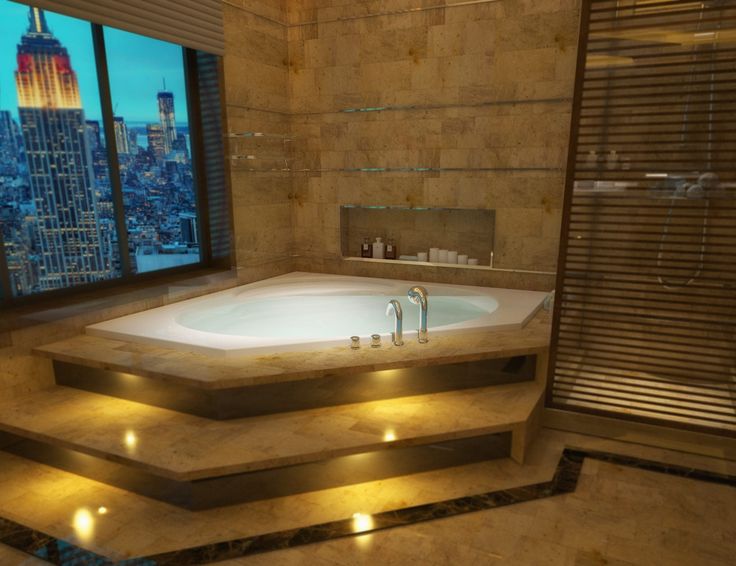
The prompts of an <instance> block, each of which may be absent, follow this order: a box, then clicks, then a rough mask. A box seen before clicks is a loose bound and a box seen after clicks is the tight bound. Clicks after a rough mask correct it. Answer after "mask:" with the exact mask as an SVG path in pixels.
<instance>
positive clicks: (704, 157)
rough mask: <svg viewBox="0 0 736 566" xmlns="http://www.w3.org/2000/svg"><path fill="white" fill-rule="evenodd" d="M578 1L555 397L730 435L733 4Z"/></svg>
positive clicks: (735, 105) (735, 207) (733, 406)
mask: <svg viewBox="0 0 736 566" xmlns="http://www.w3.org/2000/svg"><path fill="white" fill-rule="evenodd" d="M583 8H584V10H583V18H582V30H581V44H580V53H579V63H578V78H577V85H576V95H575V106H574V109H573V127H572V134H571V147H570V157H569V163H568V178H567V187H566V195H565V205H564V206H565V208H564V211H565V221H564V223H563V226H564V227H563V234H562V249H561V255H560V262H559V266H560V267H559V275H558V283H557V288H558V303H557V308H556V312H555V322H554V331H553V358H552V361H551V375H550V383H549V391H548V406H551V407H554V408H558V409H565V410H569V411H578V412H587V413H594V414H600V415H606V416H609V417H611V416H613V417H616V418H623V419H633V420H643V421H649V422H655V423H657V424H667V425H670V426H677V427H685V428H690V429H698V430H700V429H702V430H707V431H708V432H717V433H720V434H725V435H736V403H734V391H735V390H736V389H734V388H735V387H736V168H734V160H735V159H736V127H734V126H735V124H736V121H735V120H734V116H736V102H735V101H734V100H735V99H734V96H733V95H734V93H736V67H735V66H734V62H736V48H735V46H736V43H735V41H736V3H734V2H723V1H720V0H706V1H702V2H686V1H681V0H679V1H674V0H670V1H663V0H587V1H584V2H583Z"/></svg>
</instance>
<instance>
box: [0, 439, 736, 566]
mask: <svg viewBox="0 0 736 566" xmlns="http://www.w3.org/2000/svg"><path fill="white" fill-rule="evenodd" d="M565 445H569V446H578V447H581V448H586V449H593V450H604V451H609V452H613V453H618V454H628V455H632V456H638V457H641V458H646V459H649V460H656V461H660V462H665V463H671V464H678V465H682V466H687V467H695V468H700V469H704V470H711V471H714V472H718V473H725V474H730V475H734V474H735V473H736V464H734V463H729V462H726V461H723V460H715V459H710V458H705V457H699V456H693V455H687V454H682V453H676V452H668V451H664V450H658V449H652V448H647V447H643V446H638V445H633V444H624V443H620V442H615V441H609V440H602V439H596V438H593V437H585V436H580V435H572V434H565V433H559V432H554V431H549V430H545V431H543V433H542V435H541V436H540V438H539V439H538V440H537V441H536V443H535V445H534V446H533V449H532V452H531V454H530V458H529V460H528V463H527V464H525V465H524V466H519V465H517V464H515V463H513V462H512V461H510V460H508V459H503V460H495V461H491V462H487V463H481V464H472V465H469V466H463V467H461V468H456V469H452V470H441V471H434V472H428V473H424V474H418V475H414V476H408V477H402V478H394V479H390V480H382V481H379V482H372V483H365V484H359V485H356V486H350V487H343V488H337V489H331V490H324V491H321V492H313V493H308V494H303V495H299V496H292V497H288V498H281V499H274V500H270V501H265V502H255V503H248V504H242V505H236V506H232V507H227V508H221V509H215V510H211V511H206V512H190V511H185V510H182V509H179V508H175V507H172V506H169V505H166V504H163V503H159V502H156V501H153V500H149V499H146V498H143V497H139V496H135V495H131V494H128V493H126V492H123V491H121V490H117V489H114V488H111V487H109V486H106V485H103V484H99V483H96V482H93V481H91V480H86V479H82V478H78V477H76V476H73V475H71V474H67V473H64V472H61V471H58V470H55V469H52V468H48V467H45V466H42V465H39V464H34V463H31V462H28V461H25V460H22V459H19V458H17V457H14V456H12V455H7V454H0V458H1V459H2V461H1V462H0V468H1V469H2V470H3V473H2V474H0V515H1V516H3V517H7V518H8V519H11V520H13V521H16V522H18V523H21V524H24V525H28V526H30V527H33V528H36V529H38V530H41V531H43V532H46V533H48V534H51V535H53V536H56V537H58V538H62V539H65V540H70V541H74V542H77V543H79V544H80V545H81V546H84V547H85V548H89V549H91V550H94V551H95V552H98V553H100V554H103V555H106V556H110V557H111V558H113V559H116V560H120V559H124V558H129V557H133V556H145V555H151V554H157V553H161V552H167V551H172V550H175V549H180V548H185V547H191V546H195V545H201V544H207V543H211V542H216V541H223V540H229V539H235V538H241V537H244V536H250V535H254V534H262V533H267V532H273V531H277V530H283V529H288V528H295V527H299V526H306V525H313V524H316V523H321V522H326V521H332V520H338V519H344V518H346V517H353V516H354V515H355V514H359V515H357V517H358V519H360V517H363V516H367V515H370V514H374V513H377V512H380V511H386V510H390V509H396V508H400V507H406V506H410V505H418V504H422V503H427V502H432V501H437V500H442V499H448V498H452V497H459V496H462V495H469V494H474V493H480V492H484V491H491V490H496V489H504V488H510V487H514V486H520V485H527V484H531V483H536V482H542V481H548V480H549V479H550V478H551V477H552V474H553V472H554V469H555V467H556V466H557V462H558V460H559V457H560V454H561V451H562V449H563V447H564V446H565ZM735 553H736V490H735V489H734V488H733V487H730V486H725V485H717V484H712V483H705V482H700V481H696V480H692V479H687V478H678V477H674V476H668V475H663V474H658V473H653V472H646V471H641V470H637V469H634V468H629V467H620V466H616V465H612V464H609V463H605V462H599V461H595V460H586V461H585V463H584V465H583V469H582V476H581V478H580V482H579V485H578V487H577V490H576V491H575V492H574V493H572V494H568V495H562V496H558V497H554V498H550V499H542V500H538V501H532V502H528V503H522V504H518V505H513V506H510V507H504V508H499V509H492V510H489V511H480V512H477V513H471V514H468V515H463V516H460V517H454V518H450V519H442V520H437V521H432V522H428V523H422V524H418V525H412V526H407V527H401V528H398V529H391V530H387V531H383V532H378V533H374V534H370V535H362V536H359V537H353V538H348V539H340V540H335V541H329V542H325V543H319V544H315V545H310V546H304V547H300V548H298V549H293V550H287V551H278V552H276V553H268V554H264V555H260V556H252V557H247V558H240V559H237V560H233V561H230V562H222V564H245V565H258V564H266V563H267V562H268V564H269V565H270V564H279V565H280V564H286V565H288V564H317V565H319V564H364V563H365V564H406V563H411V562H418V563H421V564H429V565H434V564H494V563H497V562H498V563H506V564H513V565H517V564H535V565H536V564H585V565H588V564H590V565H593V564H609V565H616V564H619V565H626V564H668V565H669V564H688V565H698V566H700V565H707V564H714V565H715V564H729V563H730V559H731V558H732V557H733V556H734V554H735ZM27 559H28V557H27V556H26V555H20V554H17V553H15V551H13V550H12V549H8V548H7V547H3V548H0V564H3V565H5V564H9V565H10V564H25V563H26V562H25V561H26V560H27ZM27 563H28V564H34V562H33V561H28V562H27Z"/></svg>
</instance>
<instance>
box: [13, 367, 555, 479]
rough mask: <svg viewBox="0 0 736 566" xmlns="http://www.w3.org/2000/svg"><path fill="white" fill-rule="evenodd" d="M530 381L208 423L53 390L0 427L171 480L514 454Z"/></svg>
mask: <svg viewBox="0 0 736 566" xmlns="http://www.w3.org/2000/svg"><path fill="white" fill-rule="evenodd" d="M542 394H543V387H542V385H541V384H540V383H539V382H537V381H533V382H528V383H520V384H510V385H500V386H493V387H483V388H476V389H467V390H463V391H450V392H444V393H434V394H428V395H418V396H412V397H402V398H397V399H389V400H382V401H373V402H368V403H357V404H351V405H341V406H337V407H328V408H321V409H313V410H307V411H299V412H292V413H282V414H278V415H268V416H260V417H251V418H247V419H235V420H229V421H213V420H209V419H205V418H201V417H197V416H193V415H188V414H182V413H177V412H174V411H170V410H167V409H161V408H158V407H153V406H150V405H144V404H141V403H135V402H131V401H126V400H121V399H117V398H112V397H107V396H104V395H98V394H95V393H89V392H86V391H80V390H77V389H73V388H66V387H54V388H51V389H47V390H43V391H39V392H35V393H32V394H29V395H26V396H22V397H20V398H17V399H15V400H13V401H8V402H3V403H0V431H3V432H5V433H8V434H10V435H12V437H15V438H22V439H27V440H30V441H34V442H37V443H41V444H44V445H48V446H51V447H58V448H60V449H64V450H69V451H72V452H76V453H80V454H86V455H89V456H92V457H96V458H100V459H103V460H105V461H108V462H114V463H117V464H121V465H124V466H126V467H130V468H136V469H139V470H142V471H144V472H146V473H150V474H153V475H156V476H160V477H163V478H167V479H170V480H174V481H197V480H203V479H208V478H213V477H222V476H231V475H234V474H241V473H248V472H254V471H261V470H268V469H274V468H283V467H287V466H293V465H299V464H305V463H309V462H316V461H321V460H328V459H331V458H338V457H343V456H349V455H354V454H362V453H368V452H375V451H380V450H385V449H387V448H391V449H395V448H398V447H408V446H417V445H427V444H433V443H439V442H444V441H451V440H457V439H462V438H471V437H478V436H482V435H489V434H495V433H500V432H511V433H512V434H513V435H514V438H513V439H512V446H511V452H512V454H511V455H512V456H513V457H514V458H515V459H517V460H521V459H523V451H524V448H525V444H526V443H527V441H528V431H527V430H526V428H527V427H528V426H529V424H530V422H531V421H532V420H533V417H534V416H535V410H536V409H537V408H538V407H539V405H540V400H541V398H542Z"/></svg>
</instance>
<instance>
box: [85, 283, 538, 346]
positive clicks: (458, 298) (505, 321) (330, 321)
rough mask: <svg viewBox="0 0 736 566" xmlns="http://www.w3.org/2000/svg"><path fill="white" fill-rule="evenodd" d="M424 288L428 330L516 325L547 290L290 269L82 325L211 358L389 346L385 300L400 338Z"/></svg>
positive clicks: (413, 325) (413, 322)
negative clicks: (397, 305)
mask: <svg viewBox="0 0 736 566" xmlns="http://www.w3.org/2000/svg"><path fill="white" fill-rule="evenodd" d="M417 284H419V285H423V286H424V287H426V288H427V290H428V292H429V311H428V312H429V323H428V325H429V334H430V339H431V336H432V334H440V333H447V332H461V331H469V330H478V329H482V328H488V329H508V328H521V327H522V326H524V324H526V323H527V322H528V321H529V319H531V317H532V316H534V314H535V313H536V312H537V310H538V309H539V307H540V306H541V305H542V303H543V301H544V298H545V296H546V293H539V292H535V291H519V290H514V289H494V288H488V287H470V286H463V285H444V284H436V283H421V282H417V281H395V280H388V279H374V278H367V277H345V276H340V275H321V274H312V273H290V274H288V275H283V276H280V277H274V278H273V279H268V280H265V281H259V282H258V283H253V284H250V285H244V286H241V287H236V288H233V289H228V290H226V291H221V292H219V293H213V294H211V295H205V296H202V297H198V298H195V299H190V300H188V301H183V302H180V303H175V304H173V305H168V306H165V307H160V308H156V309H152V310H148V311H143V312H140V313H137V314H133V315H129V316H124V317H122V318H117V319H114V320H109V321H107V322H102V323H99V324H94V325H92V326H88V327H87V333H88V334H93V335H97V336H103V337H107V338H113V339H118V340H128V341H134V342H144V343H147V344H152V343H153V344H159V345H162V346H167V347H172V348H176V349H184V350H188V351H194V352H202V353H207V354H214V355H240V354H250V353H260V354H262V353H267V352H279V351H287V350H292V351H293V350H314V349H318V348H321V347H326V346H334V345H338V344H340V345H345V346H346V347H347V346H348V344H349V342H350V336H353V335H356V336H360V337H361V338H363V341H364V342H367V340H368V338H369V337H370V335H371V334H381V335H382V336H383V337H384V342H385V344H386V345H390V335H391V331H392V330H393V316H391V317H389V316H386V305H387V304H388V301H389V300H390V299H398V300H399V301H400V302H401V306H402V307H403V311H404V338H405V340H407V339H409V340H411V339H412V338H413V337H415V336H416V329H417V326H418V320H419V307H418V306H416V305H414V304H411V303H410V302H409V300H408V299H407V295H406V293H407V291H408V289H409V288H410V287H411V286H412V285H417Z"/></svg>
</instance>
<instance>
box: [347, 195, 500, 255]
mask: <svg viewBox="0 0 736 566" xmlns="http://www.w3.org/2000/svg"><path fill="white" fill-rule="evenodd" d="M340 229H341V230H340V232H341V246H342V248H341V249H342V255H343V257H344V258H361V244H363V242H364V240H365V239H366V238H367V239H368V241H369V242H370V243H373V242H374V241H375V240H376V238H377V237H380V238H381V239H382V240H383V242H384V243H387V242H388V241H389V240H393V241H394V242H395V245H396V246H397V250H398V253H397V255H396V260H399V261H401V260H403V261H416V260H417V259H416V258H417V256H418V254H419V253H426V254H427V260H428V261H427V262H425V263H427V264H431V265H442V264H446V265H453V267H470V268H473V267H475V268H478V267H485V268H490V267H492V265H493V247H494V231H495V211H493V210H485V209H470V208H410V207H400V206H358V205H343V206H341V207H340ZM430 248H439V249H442V250H448V251H449V252H457V255H458V257H460V261H462V256H467V257H468V259H477V260H478V264H477V265H466V264H460V263H458V261H457V260H455V258H454V256H453V254H450V256H449V258H448V259H447V260H445V261H442V260H444V259H445V258H444V257H443V258H438V259H437V261H429V259H430V257H429V253H430ZM373 261H378V260H376V259H375V258H374V259H373ZM385 261H392V260H385Z"/></svg>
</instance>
